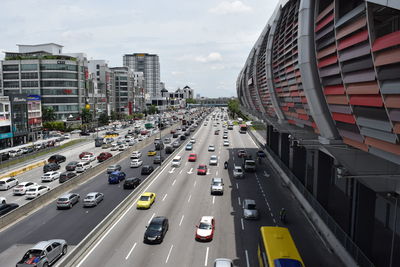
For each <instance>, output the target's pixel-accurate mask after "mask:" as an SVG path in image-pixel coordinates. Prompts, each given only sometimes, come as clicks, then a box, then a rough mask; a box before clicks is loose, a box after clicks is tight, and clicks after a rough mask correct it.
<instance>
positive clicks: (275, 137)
mask: <svg viewBox="0 0 400 267" xmlns="http://www.w3.org/2000/svg"><path fill="white" fill-rule="evenodd" d="M270 147H271V149H272V151H274V152H275V154H277V155H279V133H278V132H274V131H272V134H271V144H270Z"/></svg>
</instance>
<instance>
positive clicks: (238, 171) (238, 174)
mask: <svg viewBox="0 0 400 267" xmlns="http://www.w3.org/2000/svg"><path fill="white" fill-rule="evenodd" d="M243 176H244V172H243V169H242V167H241V166H236V165H235V166H233V177H234V178H243Z"/></svg>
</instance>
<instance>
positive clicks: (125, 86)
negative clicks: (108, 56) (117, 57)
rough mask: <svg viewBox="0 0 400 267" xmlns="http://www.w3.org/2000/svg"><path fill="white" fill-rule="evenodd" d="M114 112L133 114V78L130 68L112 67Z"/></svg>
mask: <svg viewBox="0 0 400 267" xmlns="http://www.w3.org/2000/svg"><path fill="white" fill-rule="evenodd" d="M111 71H112V72H113V73H114V88H115V106H116V109H115V111H116V112H118V113H123V114H126V115H131V114H132V113H133V106H134V91H135V76H134V72H133V70H132V69H131V68H128V67H114V68H111Z"/></svg>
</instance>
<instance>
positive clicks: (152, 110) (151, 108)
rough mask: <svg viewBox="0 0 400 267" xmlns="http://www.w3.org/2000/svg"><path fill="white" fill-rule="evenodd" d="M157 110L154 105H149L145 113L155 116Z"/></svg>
mask: <svg viewBox="0 0 400 267" xmlns="http://www.w3.org/2000/svg"><path fill="white" fill-rule="evenodd" d="M157 111H158V109H157V107H156V105H151V106H149V107H148V108H147V113H148V114H155V113H157Z"/></svg>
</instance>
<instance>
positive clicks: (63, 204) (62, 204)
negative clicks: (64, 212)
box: [57, 193, 80, 209]
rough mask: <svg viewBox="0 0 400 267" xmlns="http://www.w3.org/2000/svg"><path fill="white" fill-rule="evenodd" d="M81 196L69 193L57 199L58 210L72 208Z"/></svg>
mask: <svg viewBox="0 0 400 267" xmlns="http://www.w3.org/2000/svg"><path fill="white" fill-rule="evenodd" d="M79 199H80V196H79V194H77V193H67V194H64V195H62V196H61V197H59V198H58V199H57V209H63V208H68V209H70V208H72V206H73V205H75V204H76V203H78V202H79Z"/></svg>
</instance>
